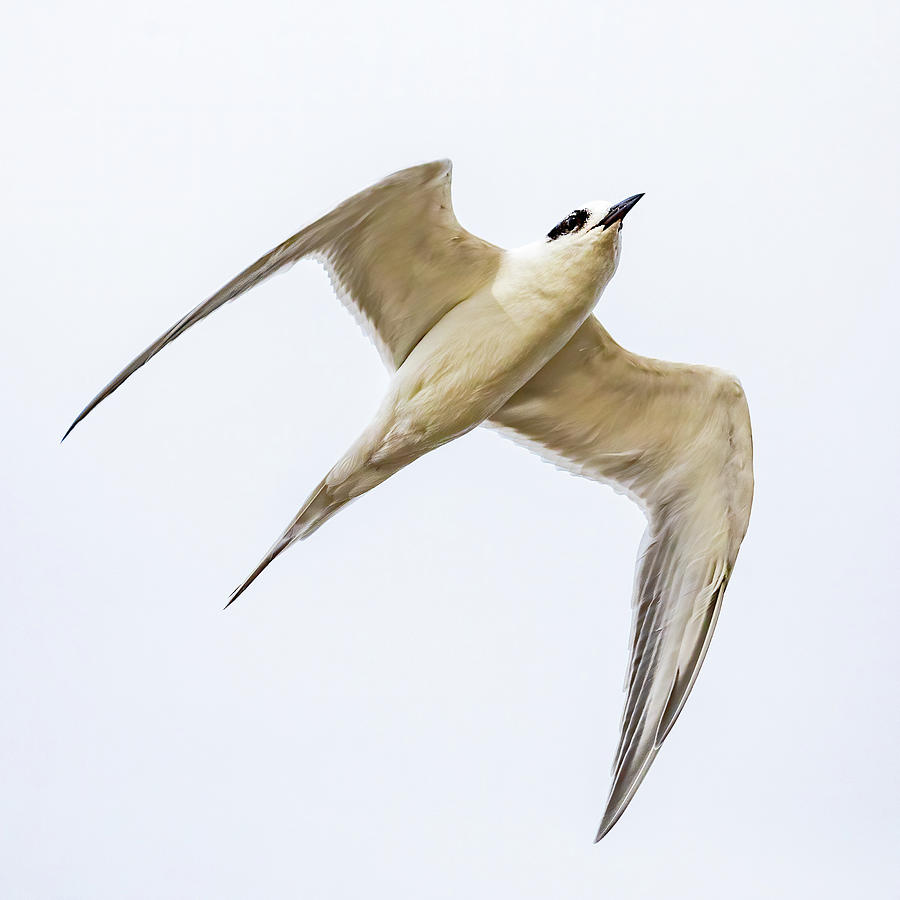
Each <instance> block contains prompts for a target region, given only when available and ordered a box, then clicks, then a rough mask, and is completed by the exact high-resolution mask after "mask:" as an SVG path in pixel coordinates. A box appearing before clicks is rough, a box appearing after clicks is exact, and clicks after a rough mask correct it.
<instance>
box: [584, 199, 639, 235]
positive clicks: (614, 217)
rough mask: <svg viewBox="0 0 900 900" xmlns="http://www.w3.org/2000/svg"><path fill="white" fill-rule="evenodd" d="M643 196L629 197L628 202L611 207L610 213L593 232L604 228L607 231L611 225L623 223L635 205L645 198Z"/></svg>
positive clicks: (595, 226)
mask: <svg viewBox="0 0 900 900" xmlns="http://www.w3.org/2000/svg"><path fill="white" fill-rule="evenodd" d="M643 196H644V195H643V194H635V195H634V196H633V197H628V198H627V199H626V200H623V201H622V202H621V203H617V204H616V205H615V206H613V207H610V210H609V212H608V213H607V214H606V215H605V216H604V217H603V218H602V219H601V220H600V221H599V222H598V223H597V224H596V225H594V226H592V228H591V230H593V229H594V228H600V227H601V226H602V227H603V230H604V231H606V229H607V228H609V226H610V225H615V223H616V222H621V221H622V219H624V218H625V216H627V215H628V213H629V211H630V210H631V209H632V207H634V205H635V204H636V203H637V202H638V200H640V199H641V197H643Z"/></svg>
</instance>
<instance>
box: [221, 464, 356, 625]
mask: <svg viewBox="0 0 900 900" xmlns="http://www.w3.org/2000/svg"><path fill="white" fill-rule="evenodd" d="M326 481H327V477H326V478H323V479H322V480H321V481H320V482H319V484H318V487H316V489H315V490H314V491H313V492H312V494H310V495H309V499H308V500H307V501H306V503H304V504H303V507H302V509H301V510H300V512H298V513H297V515H296V516H294V519H293V521H292V522H291V524H290V525H288V527H287V528H286V529H285V530H284V533H283V534H282V535H281V537H280V538H278V540H277V541H275V543H274V544H273V545H272V546H271V548H270V549H269V552H268V553H267V554H266V555H265V556H264V557H263V558H262V559H261V560H260V563H259V565H258V566H257V567H256V568H255V569H254V570H253V571H252V572H251V573H250V575H249V576H248V577H247V578H246V579H245V580H244V582H243V583H242V584H241V585H240V586H238V587H237V588H235V589H234V591H233V592H232V594H231V597H229V598H228V602H227V603H226V604H225V609H228V607H229V606H231V604H232V603H234V601H235V600H237V598H238V597H240V596H241V594H243V593H244V591H245V590H246V589H247V588H248V587H250V585H251V584H253V582H254V581H256V579H257V577H258V576H259V574H260V573H261V572H262V571H263V569H265V568H266V566H268V565H269V563H270V562H272V560H273V559H275V557H276V556H278V555H279V554H280V553H281V552H283V551H284V550H286V549H287V548H288V547H290V545H291V544H293V543H294V541H302V540H303V539H304V538H307V537H309V536H310V535H311V534H312V533H313V532H314V531H315V530H316V529H317V528H318V527H319V526H320V525H322V524H323V523H324V522H325V521H326V520H327V519H330V518H331V516H333V515H334V514H335V513H336V512H337V511H338V510H339V509H340V508H341V507H342V506H344V505H346V504H347V503H349V502H350V500H351V499H352V498H350V497H346V496H345V497H343V498H340V499H339V498H337V497H335V496H334V494H333V493H332V489H331V488H329V486H328V485H327V484H326Z"/></svg>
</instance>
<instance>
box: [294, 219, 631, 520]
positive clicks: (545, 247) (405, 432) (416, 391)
mask: <svg viewBox="0 0 900 900" xmlns="http://www.w3.org/2000/svg"><path fill="white" fill-rule="evenodd" d="M604 235H605V238H604V240H605V241H606V242H615V243H616V246H617V245H618V232H617V231H615V232H614V231H607V232H605V233H604ZM617 256H618V254H617V253H615V254H606V253H602V252H598V251H597V247H596V245H595V244H594V243H593V242H592V243H590V244H587V245H586V246H582V247H576V248H572V247H563V248H562V252H561V250H560V248H559V247H558V246H557V245H555V244H529V245H527V246H525V247H522V248H519V249H518V250H513V251H507V252H505V253H503V255H502V258H501V261H500V265H499V267H498V271H497V273H496V276H495V278H494V279H493V280H492V281H490V282H488V283H486V284H485V285H483V286H482V287H480V288H479V289H478V290H477V291H476V292H475V293H474V294H473V295H472V296H471V297H468V298H466V299H464V300H462V301H461V302H460V303H458V304H457V305H456V306H454V307H453V308H452V309H450V310H449V312H447V313H446V314H445V315H444V316H443V318H441V319H440V320H439V321H438V322H437V324H435V325H434V326H433V327H432V328H431V329H430V330H429V331H428V332H427V333H426V334H425V336H424V337H423V338H422V339H421V340H420V341H419V343H418V344H416V346H415V347H414V348H413V350H412V352H411V353H410V354H409V356H407V357H406V359H405V360H404V361H403V363H402V364H401V366H400V368H399V369H398V370H397V371H396V372H395V373H394V375H393V377H392V379H391V382H390V384H389V386H388V390H387V392H386V396H385V398H384V400H383V402H382V404H381V406H380V408H379V410H378V413H377V414H376V416H375V418H374V420H373V421H372V422H371V423H370V424H369V426H368V427H367V428H366V430H365V431H364V432H363V434H362V435H361V436H360V438H359V440H357V441H356V442H355V443H354V444H353V446H352V447H351V448H350V450H349V451H348V452H347V454H346V455H345V456H344V457H343V458H342V459H341V460H340V461H339V462H338V463H337V464H336V465H335V467H334V468H333V469H332V470H331V472H329V474H328V475H327V476H326V478H325V484H326V485H327V486H328V488H329V490H331V491H332V492H334V493H336V494H337V495H338V496H340V497H341V498H342V499H351V498H352V497H355V496H358V495H359V494H360V493H363V492H364V491H367V490H370V489H371V488H372V487H374V486H375V485H376V484H379V483H380V482H381V481H384V479H385V478H387V477H388V476H389V475H392V474H393V473H394V472H396V471H398V470H399V469H400V468H402V466H404V465H407V464H408V463H410V462H412V461H413V460H415V459H417V458H418V457H419V456H421V455H422V454H423V453H427V452H428V451H429V450H434V449H435V448H437V447H439V446H441V444H445V443H447V442H448V441H451V440H453V439H454V438H457V437H461V436H462V435H464V434H466V433H467V432H469V431H471V430H472V429H473V428H475V427H477V426H478V425H480V424H481V423H482V422H484V421H485V420H486V419H489V418H490V417H491V416H492V415H493V414H494V413H495V412H496V411H497V410H498V409H499V408H500V407H501V406H502V405H503V404H504V403H505V402H506V400H508V399H509V397H511V396H512V394H514V393H515V392H516V391H517V390H518V389H519V388H520V387H522V385H523V384H525V382H527V381H528V380H529V379H530V378H531V377H532V376H533V375H534V374H535V373H536V372H537V371H538V370H539V369H540V368H541V367H542V366H543V365H544V364H545V363H546V362H547V361H548V360H549V359H551V358H552V357H553V356H555V355H556V353H557V352H558V351H559V350H561V349H562V347H563V345H564V344H565V343H566V342H567V341H568V340H569V339H570V338H571V337H572V335H573V334H574V333H575V331H576V330H577V328H578V327H579V326H580V325H581V323H582V322H583V321H584V320H585V318H586V317H587V316H588V315H589V314H590V312H591V310H592V309H593V307H594V305H595V304H596V302H597V300H598V298H599V296H600V292H601V291H602V289H603V287H604V286H605V284H606V283H607V282H608V281H609V279H610V278H611V277H612V274H613V272H614V270H615V259H616V258H617ZM573 259H574V261H575V262H576V263H578V264H577V265H573V264H572V261H573ZM316 524H317V523H315V522H313V523H311V526H307V529H306V531H307V533H311V531H312V529H313V528H314V527H315V526H316Z"/></svg>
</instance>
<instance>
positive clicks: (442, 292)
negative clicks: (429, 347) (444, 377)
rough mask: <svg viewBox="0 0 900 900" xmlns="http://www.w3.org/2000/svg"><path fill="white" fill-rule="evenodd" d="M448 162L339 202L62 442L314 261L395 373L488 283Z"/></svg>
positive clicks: (205, 309) (178, 326) (206, 309)
mask: <svg viewBox="0 0 900 900" xmlns="http://www.w3.org/2000/svg"><path fill="white" fill-rule="evenodd" d="M451 171H452V166H451V163H450V161H449V160H439V161H437V162H432V163H425V164H424V165H420V166H413V167H412V168H409V169H403V170H402V171H400V172H396V173H394V174H393V175H389V176H388V177H387V178H385V179H383V180H382V181H379V182H378V183H377V184H374V185H372V186H371V187H369V188H366V189H365V190H363V191H361V192H360V193H358V194H355V195H354V196H352V197H350V198H349V199H348V200H345V201H344V202H343V203H341V204H340V205H339V206H337V207H336V208H335V209H333V210H332V211H331V212H330V213H327V214H326V215H324V216H322V218H320V219H318V220H317V221H315V222H313V223H312V224H311V225H309V226H307V227H306V228H304V229H302V230H301V231H299V232H297V234H295V235H293V237H290V238H288V239H287V240H286V241H284V242H283V243H281V244H279V245H278V246H277V247H275V249H274V250H271V251H270V252H269V253H267V254H266V255H265V256H263V257H261V258H260V259H258V260H257V261H256V262H255V263H253V265H251V266H249V267H248V268H246V269H245V270H244V271H243V272H241V273H240V274H239V275H237V276H236V277H235V278H233V279H232V280H231V281H229V282H228V284H226V285H225V286H224V287H223V288H221V289H220V290H218V291H217V292H216V293H215V294H213V295H212V296H211V297H209V298H208V299H207V300H204V301H203V303H201V304H200V305H199V306H197V307H196V308H195V309H193V310H191V311H190V312H189V313H188V314H187V315H186V316H184V318H182V319H181V320H180V321H178V322H176V323H175V324H174V325H173V326H172V327H171V328H170V329H169V330H168V331H167V332H166V333H165V334H163V335H162V336H160V337H159V338H158V339H157V340H156V341H154V343H152V344H151V345H150V346H149V347H147V349H146V350H144V351H143V352H142V353H141V354H139V355H138V356H137V357H136V358H135V359H133V360H132V361H131V362H130V363H129V364H128V365H127V366H126V367H125V368H124V369H123V370H122V371H121V372H120V373H119V374H118V375H116V377H115V378H113V380H112V381H110V382H109V384H107V385H106V387H104V388H103V390H101V391H100V393H98V394H97V396H96V397H94V399H93V400H91V402H90V403H89V404H88V405H87V406H86V407H85V408H84V409H83V410H82V411H81V413H79V415H78V417H77V418H76V419H75V421H74V422H73V423H72V425H71V426H70V427H69V430H68V431H67V432H66V435H68V434H69V432H70V431H71V430H72V428H74V427H75V426H76V425H77V424H78V423H79V422H80V421H81V420H82V419H83V418H84V417H85V416H86V415H87V414H88V413H89V412H91V410H92V409H94V407H95V406H97V404H99V403H100V402H101V401H102V400H104V399H105V398H106V397H108V396H109V395H110V394H111V393H113V391H115V390H116V389H117V388H118V387H119V386H120V385H121V384H122V383H123V382H124V381H125V380H126V379H127V378H129V376H131V375H132V374H134V372H136V371H137V370H138V369H139V368H140V367H141V366H142V365H144V363H146V362H147V361H148V360H150V359H152V358H153V357H154V356H155V355H156V354H157V353H159V351H160V350H162V349H163V347H165V346H166V344H168V343H169V342H170V341H173V340H175V338H177V337H178V336H179V335H181V334H182V333H184V332H185V331H187V329H188V328H190V327H191V326H192V325H195V324H196V323H197V322H199V321H200V320H201V319H204V318H206V316H208V315H209V314H210V313H211V312H213V311H214V310H216V309H218V308H219V307H220V306H222V305H223V304H225V303H227V302H228V301H229V300H233V299H234V298H235V297H238V296H239V295H241V294H243V293H244V292H245V291H248V290H249V289H250V288H252V287H254V286H255V285H257V284H259V283H260V282H261V281H264V280H265V279H266V278H268V277H269V276H270V275H273V274H274V273H275V272H278V271H279V270H281V269H284V268H287V267H289V266H291V265H293V264H294V263H295V262H297V261H298V260H300V259H303V258H304V257H311V258H315V259H318V260H320V261H321V262H322V263H323V264H324V265H325V267H326V269H327V270H328V272H329V275H330V276H331V278H332V281H333V282H334V283H335V286H336V287H337V289H338V292H339V294H340V295H341V298H342V300H344V301H349V303H350V304H351V306H352V308H353V310H354V311H355V312H356V313H357V314H358V316H359V318H360V319H361V320H362V322H363V324H365V325H367V326H368V329H369V333H370V336H372V337H373V338H374V340H375V342H376V344H377V346H378V349H379V351H380V352H381V354H382V357H383V358H384V360H385V363H386V364H387V365H388V366H389V367H391V368H397V367H399V365H400V364H401V363H402V362H403V360H404V359H405V358H406V356H407V355H408V354H409V352H410V350H412V348H413V347H414V346H415V345H416V343H418V341H419V340H420V339H421V337H422V336H423V335H424V334H425V333H426V332H427V331H428V330H429V329H430V328H431V327H432V325H434V324H435V323H436V322H437V321H438V320H439V319H440V318H441V317H442V316H443V315H444V314H445V313H446V312H447V311H448V310H449V309H451V308H452V307H454V306H455V305H456V304H457V303H460V302H461V301H463V300H465V299H467V298H468V297H470V296H471V295H472V294H473V293H475V291H477V290H478V288H479V287H481V285H483V284H484V283H486V282H487V281H489V280H490V279H491V278H492V277H493V276H494V273H495V272H496V271H497V268H498V266H499V263H500V255H501V253H502V251H501V250H500V248H498V247H495V246H494V245H493V244H489V243H488V242H487V241H483V240H481V239H480V238H478V237H475V236H474V235H472V234H470V233H469V232H468V231H466V230H465V229H464V228H463V227H462V226H461V225H460V224H459V222H458V221H457V220H456V216H455V215H454V213H453V206H452V203H451V199H450V181H451Z"/></svg>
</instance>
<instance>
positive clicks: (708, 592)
mask: <svg viewBox="0 0 900 900" xmlns="http://www.w3.org/2000/svg"><path fill="white" fill-rule="evenodd" d="M492 424H494V425H496V426H499V427H500V429H501V430H503V431H504V432H505V433H507V434H508V435H509V436H511V437H512V438H513V439H515V440H518V441H520V442H522V443H525V444H526V445H527V446H528V447H529V448H531V449H532V450H535V451H536V452H537V453H539V454H541V455H542V456H544V457H546V458H548V459H550V460H551V461H553V462H556V463H557V464H559V465H562V466H564V467H565V468H566V469H567V470H568V471H572V472H575V473H576V474H580V475H584V476H586V477H588V478H592V479H594V480H597V481H602V482H605V483H609V484H612V486H613V487H615V488H616V489H617V490H619V491H622V492H625V493H627V494H628V495H629V496H631V497H633V498H634V499H635V500H636V501H637V502H638V503H640V505H641V507H642V508H643V509H644V512H645V513H646V515H647V518H648V526H647V531H646V533H645V535H644V540H643V544H642V547H641V551H640V553H639V557H638V565H637V572H636V577H635V586H634V597H633V601H632V602H633V620H632V637H631V655H630V661H629V666H628V677H627V681H626V700H625V711H624V715H623V719H622V727H621V735H620V740H619V747H618V750H617V753H616V758H615V763H614V765H613V784H612V789H611V791H610V795H609V800H608V802H607V807H606V811H605V813H604V816H603V820H602V822H601V825H600V829H599V832H598V834H597V840H599V839H600V838H601V837H603V836H604V835H605V834H606V833H607V832H608V831H609V830H610V828H612V826H613V825H614V824H615V823H616V821H617V820H618V818H619V816H621V814H622V813H623V812H624V810H625V808H626V807H627V805H628V803H629V802H630V801H631V798H632V797H633V796H634V794H635V791H637V789H638V787H639V786H640V783H641V781H642V780H643V778H644V776H645V775H646V773H647V770H648V768H649V766H650V764H651V763H652V762H653V760H654V758H655V757H656V754H657V753H658V751H659V748H660V746H661V745H662V742H663V741H664V740H665V738H666V736H667V735H668V733H669V731H670V730H671V728H672V725H673V724H674V723H675V720H676V719H677V718H678V715H679V713H680V712H681V710H682V708H683V706H684V703H685V701H686V700H687V697H688V694H689V693H690V691H691V688H692V687H693V685H694V681H695V679H696V677H697V673H698V671H699V669H700V666H701V664H702V663H703V658H704V656H705V655H706V651H707V649H708V647H709V642H710V639H711V637H712V633H713V629H714V628H715V624H716V619H717V618H718V615H719V611H720V609H721V604H722V597H723V595H724V592H725V587H726V585H727V583H728V579H729V577H730V575H731V571H732V568H733V566H734V562H735V559H736V557H737V553H738V548H739V547H740V544H741V540H742V539H743V537H744V533H745V531H746V529H747V523H748V520H749V516H750V504H751V500H752V495H753V472H752V446H751V436H750V417H749V412H748V410H747V403H746V400H745V398H744V394H743V391H742V390H741V388H740V385H739V384H738V382H737V381H736V380H735V379H734V378H732V377H731V376H730V375H727V374H725V373H724V372H720V371H718V370H715V369H709V368H705V367H700V366H684V365H677V364H674V363H666V362H661V361H658V360H650V359H645V358H643V357H639V356H636V355H634V354H631V353H629V352H627V351H626V350H624V349H623V348H621V347H620V346H619V345H618V344H616V343H615V341H613V339H612V338H611V337H610V336H609V334H608V333H607V332H606V331H605V330H604V329H603V327H602V326H601V325H600V323H599V322H598V321H597V320H596V319H595V318H593V317H591V318H589V319H588V320H587V322H585V324H584V325H583V326H582V327H581V329H579V331H578V332H577V333H576V334H575V336H574V337H573V338H572V340H571V341H570V342H569V343H568V344H567V345H566V346H565V347H564V348H563V349H562V350H561V351H560V353H559V354H557V356H556V357H554V358H553V359H552V360H551V361H550V362H549V363H548V364H547V365H546V366H545V367H544V368H543V369H542V370H541V371H540V372H538V374H537V375H535V377H534V378H533V379H532V380H531V381H530V382H528V384H526V385H525V386H524V387H523V388H521V389H520V390H519V391H518V393H516V394H515V395H513V397H512V398H511V399H510V400H509V401H508V403H507V404H506V406H504V407H503V408H502V409H501V410H500V411H499V412H498V413H497V414H496V415H495V416H494V418H493V422H492Z"/></svg>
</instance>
